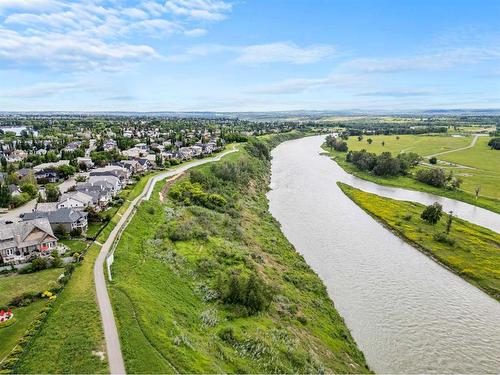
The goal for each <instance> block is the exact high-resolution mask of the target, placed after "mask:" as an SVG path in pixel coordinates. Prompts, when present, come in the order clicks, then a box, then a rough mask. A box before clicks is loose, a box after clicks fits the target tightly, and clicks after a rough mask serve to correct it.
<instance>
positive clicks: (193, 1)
mask: <svg viewBox="0 0 500 375" xmlns="http://www.w3.org/2000/svg"><path fill="white" fill-rule="evenodd" d="M165 8H166V9H167V10H168V11H169V12H171V13H173V14H175V15H178V16H186V17H190V18H194V19H200V20H205V21H220V20H223V19H224V18H225V17H226V13H227V12H229V11H230V10H231V8H232V5H231V4H229V3H227V2H224V1H219V0H168V1H166V2H165Z"/></svg>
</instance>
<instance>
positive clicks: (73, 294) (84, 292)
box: [17, 245, 108, 373]
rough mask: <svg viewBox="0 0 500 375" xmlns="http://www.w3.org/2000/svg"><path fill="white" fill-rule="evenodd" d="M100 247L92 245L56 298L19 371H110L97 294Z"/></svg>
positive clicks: (18, 368)
mask: <svg viewBox="0 0 500 375" xmlns="http://www.w3.org/2000/svg"><path fill="white" fill-rule="evenodd" d="M99 250H100V247H99V246H97V245H92V246H91V247H90V249H89V251H88V252H87V254H86V255H85V259H84V260H83V262H82V263H81V264H80V266H78V267H77V268H76V269H75V271H74V272H73V275H72V276H71V279H70V280H69V282H68V284H67V285H66V288H65V289H64V291H63V292H62V293H60V295H59V296H58V298H57V300H56V301H55V303H54V305H53V307H52V309H51V311H50V312H49V315H48V318H47V320H46V322H45V323H44V324H43V325H42V327H41V328H40V331H39V332H38V333H37V335H36V336H35V339H34V341H33V344H32V346H31V347H30V348H29V350H28V351H27V353H26V354H25V355H24V356H23V357H22V358H21V360H20V363H19V364H18V367H17V372H20V373H107V372H108V366H107V363H106V361H101V359H100V358H99V357H98V356H97V355H95V354H94V353H93V352H105V345H104V336H103V330H102V323H101V320H100V315H99V311H98V308H97V303H96V297H95V286H94V278H93V272H92V270H93V266H94V261H95V259H96V257H97V254H98V253H99Z"/></svg>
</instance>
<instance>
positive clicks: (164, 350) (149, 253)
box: [110, 152, 368, 373]
mask: <svg viewBox="0 0 500 375" xmlns="http://www.w3.org/2000/svg"><path fill="white" fill-rule="evenodd" d="M228 160H230V161H227V160H225V161H223V162H219V163H217V164H216V165H215V164H213V166H210V165H206V166H202V167H198V168H196V169H195V172H193V171H191V172H190V173H189V175H188V176H187V177H186V178H185V179H184V180H187V179H191V178H194V177H193V176H194V175H197V176H198V178H200V179H202V180H203V179H206V181H205V183H203V184H202V185H203V188H204V189H207V190H208V191H209V192H210V193H216V194H221V195H223V196H224V198H225V199H227V201H228V202H230V203H228V204H229V205H230V206H231V208H226V209H225V210H213V209H208V208H205V207H201V206H196V205H188V206H185V205H183V204H181V203H176V202H174V201H172V200H167V202H164V203H163V204H162V203H161V202H160V201H159V196H158V192H159V191H160V189H161V188H162V185H163V184H158V186H156V188H155V192H154V194H153V195H152V197H151V200H150V201H147V202H143V203H141V204H140V206H139V208H138V210H137V212H136V214H135V216H134V218H133V219H132V221H131V223H130V224H129V226H128V227H127V229H126V230H125V231H124V233H123V235H122V238H121V240H120V242H119V243H118V246H117V249H116V252H115V262H114V264H113V282H112V283H110V290H111V297H112V302H113V308H114V310H115V316H116V318H117V321H118V326H119V332H120V339H121V344H122V350H123V354H124V358H125V363H126V368H127V371H128V372H130V373H174V372H180V373H223V372H232V373H269V372H282V373H295V372H299V373H306V372H307V373H318V372H339V373H352V372H354V373H363V372H367V371H368V370H367V368H366V364H365V361H364V358H363V355H362V353H361V352H360V351H359V350H358V349H357V347H356V344H355V343H354V341H353V339H352V337H351V336H350V333H349V331H348V329H347V327H346V326H345V324H344V322H343V320H342V318H341V317H340V316H339V315H338V313H337V312H336V310H335V308H334V306H333V303H332V302H331V300H330V299H329V297H328V294H327V291H326V288H325V287H324V285H323V284H322V282H321V281H320V279H319V278H318V277H317V275H316V274H315V273H314V272H313V271H312V270H311V269H310V268H309V267H308V266H307V264H306V263H305V261H304V259H303V258H302V257H301V256H300V255H299V254H298V253H297V252H296V251H295V250H294V249H293V247H292V246H291V244H290V243H289V242H288V241H287V240H286V238H285V237H284V236H283V234H282V233H281V231H280V229H279V225H278V223H277V222H276V221H275V220H274V219H273V217H272V216H271V215H270V214H269V212H268V210H267V200H266V197H265V192H266V187H267V181H268V176H269V163H268V162H263V161H259V160H257V159H256V158H253V157H252V158H250V157H248V156H245V153H244V152H240V153H238V154H232V155H229V156H228ZM228 163H229V164H228ZM212 168H215V169H212ZM219 168H221V172H220V173H223V172H222V171H223V170H226V168H227V169H228V170H233V169H234V168H236V169H237V170H238V171H239V172H238V171H236V172H235V173H236V174H237V177H235V178H236V180H231V177H228V175H226V177H227V178H229V180H221V179H220V178H218V177H214V176H213V175H214V173H215V174H218V173H219V172H217V170H218V169H219ZM241 168H243V169H245V168H250V169H249V170H246V172H241ZM236 169H235V170H236ZM250 172H251V173H250ZM238 176H239V177H238ZM184 180H183V181H184ZM178 183H180V182H176V184H178ZM174 186H175V185H174ZM231 274H234V275H238V274H240V275H241V274H255V275H258V278H259V279H262V280H264V282H265V283H266V285H267V289H268V290H269V291H272V293H273V298H272V300H270V301H269V303H270V305H269V306H268V308H266V309H264V310H262V311H260V312H257V313H255V314H250V315H248V314H247V313H245V312H244V311H247V310H245V308H243V307H241V306H240V305H237V304H236V305H234V304H227V303H224V302H222V301H221V294H220V293H222V292H221V291H220V289H219V288H218V285H219V283H222V284H224V278H225V277H227V276H229V275H231Z"/></svg>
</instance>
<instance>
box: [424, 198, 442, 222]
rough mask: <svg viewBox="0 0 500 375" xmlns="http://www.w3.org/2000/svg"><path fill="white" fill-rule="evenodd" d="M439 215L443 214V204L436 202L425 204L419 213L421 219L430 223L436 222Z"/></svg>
mask: <svg viewBox="0 0 500 375" xmlns="http://www.w3.org/2000/svg"><path fill="white" fill-rule="evenodd" d="M441 216H443V206H441V205H440V204H439V203H437V202H434V203H433V204H431V205H430V206H427V207H426V208H425V210H424V211H423V212H422V215H420V217H421V218H422V219H423V220H425V221H426V222H428V223H429V224H432V225H434V224H436V223H437V222H438V221H439V220H440V219H441Z"/></svg>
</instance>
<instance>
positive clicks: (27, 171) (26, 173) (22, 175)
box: [14, 168, 33, 179]
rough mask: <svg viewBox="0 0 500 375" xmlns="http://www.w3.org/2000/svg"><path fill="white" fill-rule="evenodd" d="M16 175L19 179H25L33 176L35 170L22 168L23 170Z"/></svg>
mask: <svg viewBox="0 0 500 375" xmlns="http://www.w3.org/2000/svg"><path fill="white" fill-rule="evenodd" d="M14 173H15V175H16V176H17V177H18V178H20V179H23V178H25V177H26V176H29V175H30V174H32V173H33V169H30V168H21V169H19V170H17V171H16V172H14Z"/></svg>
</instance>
